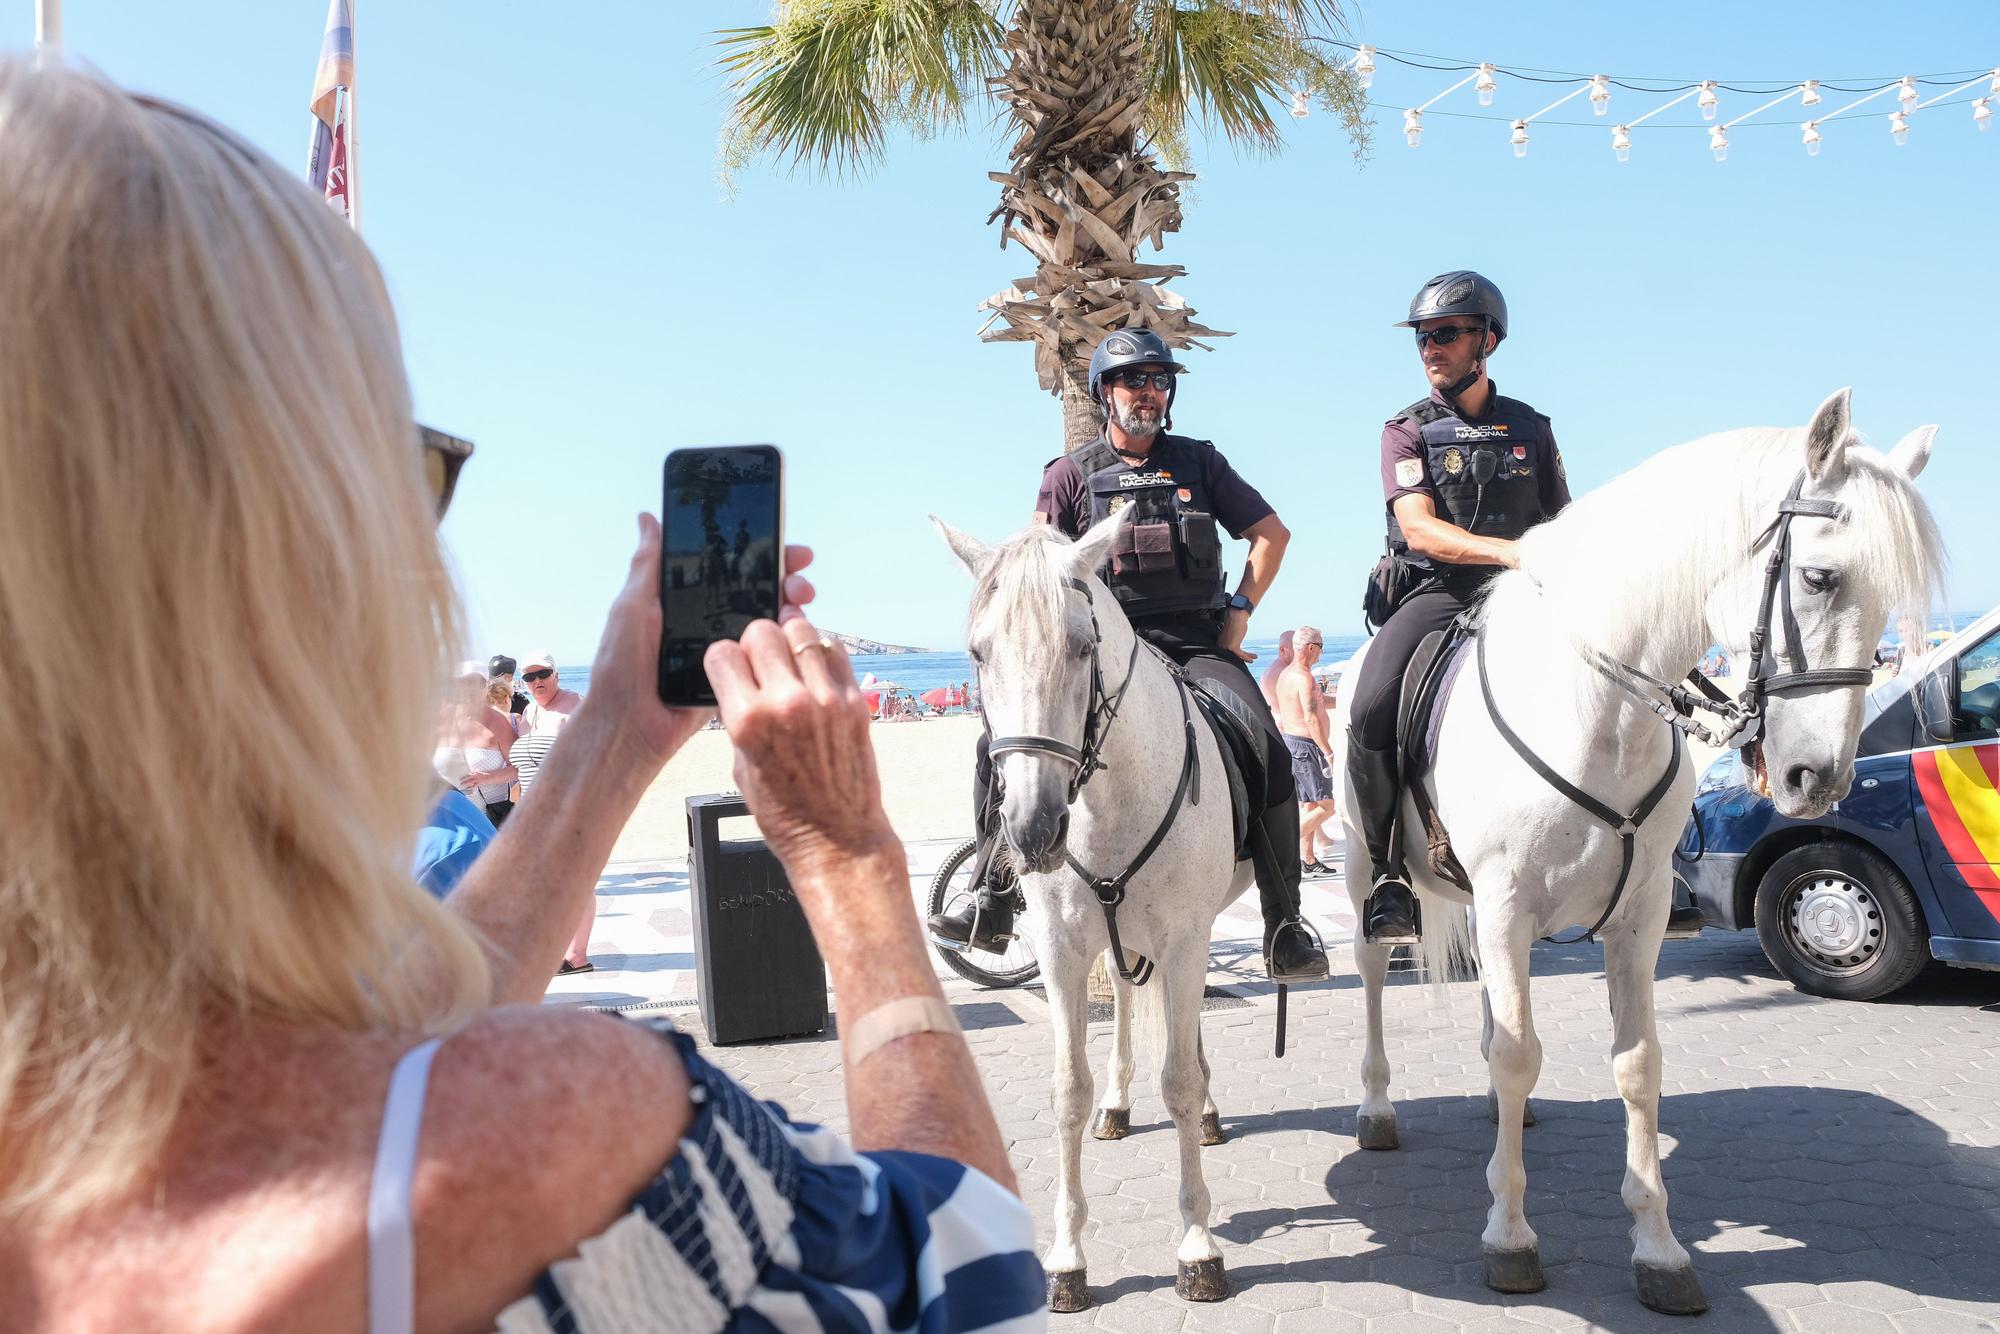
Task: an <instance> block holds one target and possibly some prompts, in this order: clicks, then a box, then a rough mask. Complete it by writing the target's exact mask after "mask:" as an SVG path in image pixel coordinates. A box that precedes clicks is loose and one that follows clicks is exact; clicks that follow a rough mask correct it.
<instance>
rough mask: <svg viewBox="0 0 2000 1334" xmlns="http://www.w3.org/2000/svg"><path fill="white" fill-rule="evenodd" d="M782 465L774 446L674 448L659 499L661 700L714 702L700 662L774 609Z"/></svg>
mask: <svg viewBox="0 0 2000 1334" xmlns="http://www.w3.org/2000/svg"><path fill="white" fill-rule="evenodd" d="M783 506H784V487H783V466H782V461H781V459H780V457H779V454H778V450H777V448H776V447H775V446H773V445H725V446H714V447H707V448H701V449H677V450H675V451H674V452H673V453H671V454H669V455H667V466H666V486H665V489H664V495H663V497H662V500H661V506H660V525H661V528H662V530H663V546H664V550H663V551H662V553H661V555H662V560H661V564H660V612H661V618H662V622H663V624H662V626H661V632H660V698H661V699H662V700H664V701H666V702H667V703H668V704H713V703H714V702H715V692H714V691H713V690H712V689H711V688H710V687H709V684H708V673H707V671H706V670H704V669H703V667H702V664H701V659H702V654H704V653H705V652H707V651H708V646H709V645H710V644H712V643H714V642H715V641H716V640H718V639H735V638H738V637H739V636H741V635H742V633H743V631H744V628H745V627H746V626H748V625H749V624H750V622H752V621H755V620H759V619H767V620H768V619H771V618H774V617H776V616H777V614H778V603H779V597H780V594H781V591H782V587H783V582H784V564H785V552H784V536H783Z"/></svg>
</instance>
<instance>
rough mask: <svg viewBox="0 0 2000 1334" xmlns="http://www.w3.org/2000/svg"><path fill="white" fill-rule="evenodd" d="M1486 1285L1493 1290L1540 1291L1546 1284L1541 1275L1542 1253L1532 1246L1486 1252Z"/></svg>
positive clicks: (1546, 1281)
mask: <svg viewBox="0 0 2000 1334" xmlns="http://www.w3.org/2000/svg"><path fill="white" fill-rule="evenodd" d="M1486 1286H1487V1287H1489V1288H1491V1289H1493V1291H1495V1292H1540V1291H1541V1290H1542V1289H1543V1288H1545V1287H1547V1286H1548V1280H1547V1279H1545V1278H1543V1277H1542V1255H1541V1252H1540V1251H1538V1250H1536V1249H1535V1248H1534V1247H1533V1246H1530V1247H1528V1248H1527V1249H1525V1250H1519V1251H1495V1250H1488V1251H1487V1252H1486Z"/></svg>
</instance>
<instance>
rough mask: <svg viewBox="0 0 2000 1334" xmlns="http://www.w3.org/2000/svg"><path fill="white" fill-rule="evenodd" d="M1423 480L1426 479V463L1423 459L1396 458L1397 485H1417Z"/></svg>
mask: <svg viewBox="0 0 2000 1334" xmlns="http://www.w3.org/2000/svg"><path fill="white" fill-rule="evenodd" d="M1423 480H1424V464H1423V460H1422V459H1397V460H1396V485H1397V486H1415V485H1416V484H1417V483H1419V482H1421V481H1423Z"/></svg>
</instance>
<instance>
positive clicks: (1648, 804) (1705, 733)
mask: <svg viewBox="0 0 2000 1334" xmlns="http://www.w3.org/2000/svg"><path fill="white" fill-rule="evenodd" d="M1805 482H1806V474H1805V470H1804V469H1800V471H1799V474H1798V476H1796V477H1794V478H1793V479H1792V486H1791V489H1790V490H1789V491H1787V492H1786V493H1785V498H1784V499H1783V500H1782V501H1780V502H1779V504H1778V510H1777V513H1776V514H1775V515H1773V516H1772V518H1771V522H1770V523H1769V524H1767V525H1766V526H1765V528H1764V531H1763V532H1762V533H1760V534H1758V536H1757V539H1756V540H1755V541H1754V542H1752V543H1751V544H1750V550H1751V552H1753V553H1754V552H1755V551H1756V550H1757V548H1759V547H1761V546H1763V545H1764V544H1765V543H1766V542H1770V543H1771V557H1770V559H1769V560H1767V561H1766V562H1765V563H1764V587H1763V591H1762V593H1761V594H1760V596H1759V598H1758V602H1757V620H1756V623H1755V624H1754V625H1753V626H1752V627H1751V630H1750V672H1749V676H1748V678H1747V680H1746V681H1745V683H1744V686H1743V691H1742V693H1741V694H1740V695H1738V696H1737V697H1736V699H1734V700H1731V699H1730V698H1729V697H1728V696H1726V695H1724V694H1723V693H1722V692H1721V691H1720V690H1718V689H1716V687H1715V686H1714V684H1713V683H1711V682H1710V681H1709V680H1708V678H1707V677H1705V676H1703V675H1701V673H1700V672H1699V671H1692V672H1689V673H1688V676H1687V679H1688V681H1689V682H1690V683H1691V684H1693V685H1694V686H1695V687H1696V690H1697V691H1698V692H1699V696H1700V697H1699V698H1697V696H1696V694H1695V693H1693V692H1690V691H1689V690H1688V689H1687V687H1686V686H1684V685H1677V684H1670V683H1669V682H1666V681H1662V680H1660V679H1659V678H1658V677H1656V676H1652V675H1650V674H1648V673H1646V672H1643V671H1641V670H1639V669H1638V668H1637V667H1633V666H1631V665H1629V664H1627V663H1623V662H1620V661H1618V660H1617V659H1616V658H1613V657H1610V656H1608V655H1607V654H1604V653H1601V652H1599V651H1598V650H1596V649H1594V648H1592V647H1590V646H1589V645H1587V644H1586V645H1584V646H1583V655H1584V660H1585V661H1587V662H1588V663H1590V665H1591V666H1593V667H1595V668H1596V669H1597V670H1598V671H1599V672H1602V673H1603V674H1604V675H1605V676H1606V677H1607V678H1609V679H1610V680H1611V681H1612V683H1613V684H1615V685H1617V686H1619V687H1621V688H1622V689H1624V690H1625V691H1627V692H1628V693H1630V694H1632V695H1634V696H1636V697H1637V698H1639V699H1640V700H1642V701H1643V702H1644V703H1645V704H1646V705H1647V706H1648V707H1650V708H1651V709H1652V710H1653V711H1654V712H1655V713H1657V714H1658V715H1659V716H1660V717H1661V718H1662V719H1664V720H1665V721H1666V722H1667V723H1668V725H1669V726H1671V727H1673V728H1675V729H1678V730H1679V731H1681V732H1685V733H1687V734H1688V735H1690V736H1697V737H1700V738H1701V739H1703V740H1704V741H1707V742H1709V743H1710V744H1711V745H1718V746H1719V745H1725V744H1730V745H1737V746H1741V747H1742V748H1743V749H1744V751H1745V752H1746V755H1747V752H1748V751H1749V750H1750V749H1751V748H1752V747H1754V746H1755V745H1757V743H1758V742H1760V741H1762V740H1763V738H1764V722H1765V705H1766V703H1767V702H1768V701H1769V699H1770V697H1771V696H1772V695H1777V694H1784V693H1786V692H1789V691H1794V690H1810V689H1814V688H1816V687H1819V686H1853V685H1867V684H1868V683H1869V682H1870V681H1872V680H1873V679H1874V676H1875V674H1874V672H1873V671H1871V670H1870V669H1868V668H1866V667H1827V668H1821V669H1819V670H1812V669H1810V668H1809V667H1808V665H1807V663H1806V651H1805V640H1804V636H1803V635H1801V634H1800V632H1799V622H1798V617H1797V616H1796V615H1795V614H1794V613H1793V611H1792V586H1791V585H1792V581H1791V577H1790V576H1791V566H1792V520H1793V519H1794V518H1796V517H1797V516H1799V515H1801V514H1805V515H1811V516H1813V517H1815V518H1821V519H1845V518H1846V517H1847V507H1846V506H1845V505H1843V504H1841V503H1840V502H1839V501H1837V500H1808V499H1802V498H1801V497H1800V495H1799V493H1800V491H1802V490H1803V489H1804V487H1805ZM1774 609H1775V610H1779V611H1781V612H1782V620H1781V621H1780V626H1781V628H1782V629H1783V631H1784V635H1785V656H1786V658H1787V659H1788V660H1789V661H1790V662H1792V663H1795V664H1797V666H1798V667H1799V670H1798V671H1793V672H1778V671H1775V670H1774V668H1775V667H1776V665H1777V655H1776V653H1775V652H1774V651H1773V650H1772V647H1771V644H1770V642H1769V641H1770V625H1771V614H1772V612H1773V610H1774ZM1472 636H1473V639H1474V640H1475V641H1476V642H1475V644H1474V646H1473V651H1474V655H1475V657H1476V658H1477V659H1478V665H1479V689H1480V693H1481V694H1482V695H1483V696H1484V697H1485V700H1486V712H1487V715H1488V716H1489V717H1491V718H1492V719H1493V725H1494V727H1495V728H1496V729H1497V730H1498V731H1499V733H1500V735H1501V736H1502V737H1504V738H1505V739H1506V741H1507V744H1508V745H1509V746H1512V747H1513V748H1514V753H1515V754H1517V755H1519V756H1520V757H1521V759H1522V760H1523V761H1524V762H1525V763H1526V764H1527V765H1528V767H1529V768H1530V769H1533V770H1534V771H1535V773H1536V774H1538V775H1539V776H1540V777H1541V778H1542V780H1543V781H1544V782H1546V783H1547V784H1548V785H1549V786H1551V787H1553V788H1554V789H1555V790H1556V791H1558V792H1560V793H1562V795H1563V796H1565V797H1567V798H1569V800H1570V801H1571V802H1572V803H1574V804H1575V805H1577V806H1580V807H1582V808H1583V809H1584V810H1585V811H1587V812H1589V813H1590V814H1591V815H1592V816H1594V817H1595V818H1596V819H1598V820H1600V821H1602V822H1603V823H1604V824H1606V825H1608V826H1609V827H1610V828H1611V830H1612V832H1613V833H1615V834H1617V835H1618V839H1619V865H1618V883H1617V884H1616V885H1614V886H1613V887H1612V890H1611V901H1610V903H1608V904H1606V905H1605V908H1604V912H1603V914H1602V915H1600V916H1599V917H1598V919H1597V921H1596V923H1595V924H1594V925H1593V926H1591V927H1590V928H1589V929H1588V930H1587V931H1585V932H1584V933H1583V934H1582V935H1581V936H1577V937H1574V938H1572V939H1570V940H1556V939H1555V938H1554V937H1551V936H1545V937H1543V939H1545V940H1550V941H1552V942H1553V943H1555V944H1558V945H1576V944H1581V943H1582V942H1584V941H1589V940H1594V939H1596V937H1597V933H1598V932H1599V931H1601V930H1603V929H1604V924H1605V923H1606V922H1608V921H1610V920H1611V915H1612V913H1614V912H1616V911H1617V910H1618V903H1619V900H1620V899H1622V898H1623V897H1624V894H1625V885H1626V882H1627V881H1628V880H1629V879H1630V878H1631V875H1632V857H1633V846H1634V842H1635V840H1636V839H1637V837H1638V833H1639V826H1640V825H1642V824H1644V823H1645V822H1646V818H1647V817H1648V816H1650V815H1651V814H1652V813H1653V811H1654V810H1655V809H1656V808H1657V807H1658V806H1659V804H1660V802H1662V801H1663V800H1665V799H1666V795H1667V792H1668V791H1669V790H1670V789H1671V788H1672V787H1673V785H1674V779H1675V778H1676V777H1678V776H1679V774H1680V764H1681V745H1680V741H1679V739H1678V738H1676V739H1675V740H1674V743H1673V746H1672V747H1671V753H1670V755H1669V756H1668V759H1667V771H1666V773H1664V774H1662V775H1661V777H1660V781H1659V782H1657V783H1655V784H1654V785H1653V787H1652V790H1651V791H1649V792H1648V793H1647V794H1646V796H1645V799H1644V800H1642V801H1641V802H1640V803H1639V805H1638V807H1637V808H1636V809H1635V810H1634V811H1633V812H1632V814H1630V815H1626V816H1621V815H1619V814H1618V812H1617V811H1616V810H1614V809H1613V808H1612V807H1610V806H1607V805H1605V804H1604V803H1603V802H1601V801H1599V800H1597V799H1596V798H1595V797H1593V796H1591V795H1590V794H1589V793H1588V792H1585V791H1584V790H1583V789H1581V788H1579V787H1577V786H1576V785H1575V784H1574V783H1571V782H1570V781H1569V780H1568V779H1566V778H1564V777H1563V776H1562V775H1561V774H1559V773H1557V772H1556V771H1555V770H1554V769H1552V768H1550V767H1549V766H1548V765H1547V764H1546V763H1544V762H1543V760H1542V758H1541V756H1539V755H1537V754H1535V752H1534V751H1533V750H1532V749H1530V748H1529V746H1528V744H1527V742H1525V741H1523V740H1522V739H1521V737H1520V735H1519V734H1518V733H1516V732H1515V731H1514V729H1513V728H1511V727H1509V726H1508V725H1507V720H1506V719H1505V718H1502V717H1501V716H1500V706H1499V702H1498V701H1497V700H1496V699H1495V698H1494V696H1493V686H1492V683H1491V682H1490V681H1489V680H1488V679H1487V675H1486V635H1485V633H1484V627H1483V626H1475V627H1473V629H1472ZM1635 683H1636V684H1635ZM1649 691H1657V692H1659V693H1658V694H1657V695H1655V694H1650V693H1648V692H1649ZM1697 710H1700V711H1704V712H1708V713H1713V714H1715V715H1717V717H1718V718H1719V719H1720V720H1721V722H1722V724H1723V726H1722V727H1721V728H1719V729H1718V728H1711V727H1708V726H1705V725H1703V724H1701V723H1698V722H1696V721H1695V720H1694V714H1695V712H1696V711H1697Z"/></svg>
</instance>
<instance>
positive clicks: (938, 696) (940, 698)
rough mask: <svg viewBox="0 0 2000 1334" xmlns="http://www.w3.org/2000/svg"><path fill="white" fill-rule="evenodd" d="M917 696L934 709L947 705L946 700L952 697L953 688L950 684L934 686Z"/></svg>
mask: <svg viewBox="0 0 2000 1334" xmlns="http://www.w3.org/2000/svg"><path fill="white" fill-rule="evenodd" d="M917 698H918V699H919V700H922V701H923V702H924V703H926V704H928V705H930V706H931V707H932V708H934V709H942V708H943V707H944V706H945V701H947V700H949V699H950V698H951V688H950V687H949V686H932V687H931V688H930V689H929V690H926V691H925V692H924V693H923V694H921V695H919V696H917Z"/></svg>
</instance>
